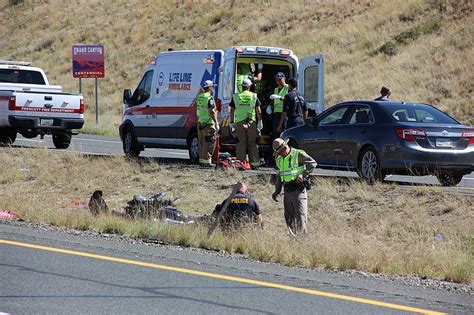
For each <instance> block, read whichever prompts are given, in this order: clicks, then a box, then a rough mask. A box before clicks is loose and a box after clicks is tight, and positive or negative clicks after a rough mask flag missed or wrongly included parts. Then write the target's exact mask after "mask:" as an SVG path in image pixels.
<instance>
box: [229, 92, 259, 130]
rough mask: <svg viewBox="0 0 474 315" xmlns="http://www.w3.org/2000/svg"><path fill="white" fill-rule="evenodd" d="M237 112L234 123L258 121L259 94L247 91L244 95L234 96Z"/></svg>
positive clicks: (235, 112)
mask: <svg viewBox="0 0 474 315" xmlns="http://www.w3.org/2000/svg"><path fill="white" fill-rule="evenodd" d="M233 99H234V104H235V110H234V122H236V123H238V122H241V121H245V120H249V121H256V120H257V119H256V115H255V104H257V94H255V93H252V92H250V91H249V90H245V91H243V92H242V93H236V94H234V96H233Z"/></svg>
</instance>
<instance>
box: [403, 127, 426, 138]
mask: <svg viewBox="0 0 474 315" xmlns="http://www.w3.org/2000/svg"><path fill="white" fill-rule="evenodd" d="M396 131H397V136H398V137H400V138H402V139H404V140H407V141H416V140H415V137H426V132H425V131H424V130H419V129H411V128H408V129H406V128H397V130H396Z"/></svg>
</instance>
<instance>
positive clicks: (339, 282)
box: [0, 222, 474, 314]
mask: <svg viewBox="0 0 474 315" xmlns="http://www.w3.org/2000/svg"><path fill="white" fill-rule="evenodd" d="M77 234H79V232H77ZM77 234H75V233H65V232H63V231H60V230H51V229H46V228H32V227H31V226H28V225H26V224H22V225H20V226H18V225H12V224H5V223H2V222H0V283H1V284H2V285H0V313H2V312H3V313H11V314H33V313H34V314H66V313H68V314H103V313H108V314H122V313H127V314H144V313H154V314H165V313H166V314H228V313H232V314H234V313H238V314H243V313H245V314H291V313H292V314H401V313H412V314H419V313H430V312H449V313H453V314H472V313H474V299H473V298H472V295H469V294H467V293H459V292H458V293H455V292H452V291H447V290H444V289H433V288H426V287H416V286H412V285H407V284H404V283H401V282H398V281H396V280H392V281H388V280H380V279H375V278H370V277H364V276H363V275H360V274H354V275H349V274H343V273H328V272H320V271H314V270H309V269H303V268H287V267H283V266H280V265H276V264H268V263H259V262H254V261H251V260H249V259H243V258H239V257H235V256H229V255H225V254H222V253H215V252H213V253H209V252H205V251H202V250H196V249H183V248H179V247H173V246H163V245H150V244H144V243H137V242H132V241H130V240H127V239H124V238H117V237H108V238H107V237H103V236H99V235H94V234H91V233H87V234H86V235H77ZM432 314H436V313H432Z"/></svg>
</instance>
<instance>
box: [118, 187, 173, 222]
mask: <svg viewBox="0 0 474 315" xmlns="http://www.w3.org/2000/svg"><path fill="white" fill-rule="evenodd" d="M165 195H166V194H165V193H164V192H159V193H157V194H149V195H146V196H140V195H135V196H133V199H132V200H130V201H128V202H127V206H126V207H125V209H124V210H125V214H126V215H127V216H128V217H130V218H132V219H138V218H140V219H160V211H161V210H165V209H166V208H167V207H169V209H174V210H175V211H178V210H176V209H175V208H173V206H174V202H175V201H176V200H177V198H175V199H169V198H165ZM165 213H166V211H165ZM162 216H163V214H162Z"/></svg>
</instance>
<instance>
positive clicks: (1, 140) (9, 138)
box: [0, 128, 16, 146]
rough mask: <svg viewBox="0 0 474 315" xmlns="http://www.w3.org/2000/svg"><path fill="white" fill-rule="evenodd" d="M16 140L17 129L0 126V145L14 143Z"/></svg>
mask: <svg viewBox="0 0 474 315" xmlns="http://www.w3.org/2000/svg"><path fill="white" fill-rule="evenodd" d="M15 140H16V131H15V130H14V129H12V128H0V145H1V146H4V145H12V144H13V143H14V142H15Z"/></svg>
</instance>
